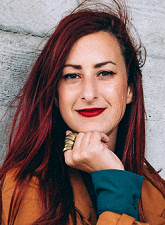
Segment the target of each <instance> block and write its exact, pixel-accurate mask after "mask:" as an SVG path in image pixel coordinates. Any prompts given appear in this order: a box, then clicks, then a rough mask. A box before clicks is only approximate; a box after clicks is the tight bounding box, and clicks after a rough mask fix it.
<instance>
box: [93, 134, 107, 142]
mask: <svg viewBox="0 0 165 225" xmlns="http://www.w3.org/2000/svg"><path fill="white" fill-rule="evenodd" d="M93 140H94V141H95V142H97V141H98V140H99V141H101V142H103V143H108V142H109V137H108V136H107V135H106V134H104V133H103V132H98V131H94V132H92V135H91V141H93Z"/></svg>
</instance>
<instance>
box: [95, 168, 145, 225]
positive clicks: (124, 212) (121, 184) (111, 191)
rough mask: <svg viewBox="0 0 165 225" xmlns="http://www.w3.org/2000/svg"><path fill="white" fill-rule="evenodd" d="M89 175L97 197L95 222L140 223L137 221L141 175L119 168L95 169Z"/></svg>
mask: <svg viewBox="0 0 165 225" xmlns="http://www.w3.org/2000/svg"><path fill="white" fill-rule="evenodd" d="M91 176H92V180H93V184H94V189H95V193H96V197H97V215H98V223H97V224H112V225H113V224H114V225H115V224H118V225H119V224H121V225H122V224H125V225H126V224H129V225H131V224H142V223H139V222H138V201H139V198H140V195H141V188H142V183H143V177H142V176H139V175H137V174H134V173H131V172H128V171H121V170H102V171H96V172H93V173H92V174H91ZM100 221H102V222H100Z"/></svg>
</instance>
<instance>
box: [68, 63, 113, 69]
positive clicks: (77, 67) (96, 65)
mask: <svg viewBox="0 0 165 225" xmlns="http://www.w3.org/2000/svg"><path fill="white" fill-rule="evenodd" d="M109 63H110V64H113V65H115V66H116V63H114V62H113V61H106V62H101V63H97V64H95V65H94V68H100V67H102V66H104V65H107V64H109ZM64 67H73V68H75V69H78V70H80V69H82V66H81V65H76V64H65V65H64Z"/></svg>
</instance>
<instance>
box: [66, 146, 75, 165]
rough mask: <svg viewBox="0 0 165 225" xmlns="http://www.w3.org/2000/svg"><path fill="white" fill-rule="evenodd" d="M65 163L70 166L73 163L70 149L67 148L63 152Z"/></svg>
mask: <svg viewBox="0 0 165 225" xmlns="http://www.w3.org/2000/svg"><path fill="white" fill-rule="evenodd" d="M64 158H65V163H66V164H67V165H68V166H70V165H72V164H73V160H72V150H67V151H65V152H64Z"/></svg>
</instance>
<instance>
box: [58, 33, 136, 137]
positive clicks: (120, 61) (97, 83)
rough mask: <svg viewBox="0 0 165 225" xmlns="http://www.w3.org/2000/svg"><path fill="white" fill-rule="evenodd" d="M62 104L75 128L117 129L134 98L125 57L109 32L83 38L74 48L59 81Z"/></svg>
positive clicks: (86, 130)
mask: <svg viewBox="0 0 165 225" xmlns="http://www.w3.org/2000/svg"><path fill="white" fill-rule="evenodd" d="M58 101H59V102H58V104H59V109H60V112H61V115H62V117H63V119H64V121H65V123H66V124H67V125H68V126H69V127H70V129H71V130H72V131H77V132H88V131H95V130H96V131H102V132H104V133H105V134H107V135H108V136H110V135H111V134H116V133H117V128H118V124H119V122H120V121H121V119H122V117H123V115H124V112H125V109H126V104H128V103H130V102H131V101H132V90H131V88H130V87H128V85H127V72H126V66H125V62H124V58H123V56H122V53H121V49H120V47H119V44H118V42H117V39H116V38H115V37H114V36H113V35H111V34H109V33H107V32H103V31H100V32H97V33H94V34H89V35H86V36H84V37H82V38H80V39H79V40H78V41H77V42H76V43H75V44H74V45H73V47H72V48H71V51H70V53H69V55H68V57H67V59H66V62H65V66H64V68H63V71H62V77H61V78H60V80H59V84H58Z"/></svg>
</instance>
